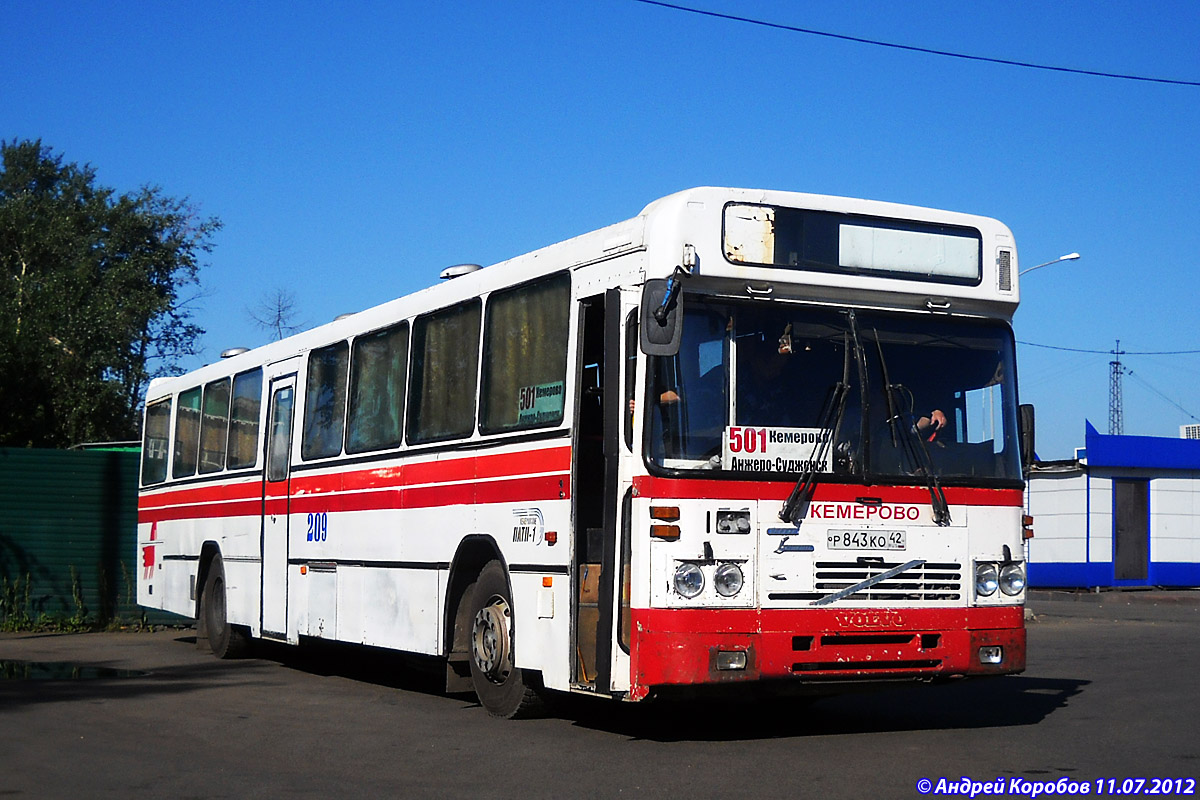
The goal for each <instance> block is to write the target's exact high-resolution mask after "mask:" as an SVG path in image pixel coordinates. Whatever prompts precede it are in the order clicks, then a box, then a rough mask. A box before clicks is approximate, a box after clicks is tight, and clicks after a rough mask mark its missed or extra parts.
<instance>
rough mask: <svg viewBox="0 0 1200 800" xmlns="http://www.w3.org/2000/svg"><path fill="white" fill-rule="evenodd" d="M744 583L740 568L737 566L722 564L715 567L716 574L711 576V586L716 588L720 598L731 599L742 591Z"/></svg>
mask: <svg viewBox="0 0 1200 800" xmlns="http://www.w3.org/2000/svg"><path fill="white" fill-rule="evenodd" d="M745 582H746V579H745V577H744V576H743V575H742V568H741V567H739V566H738V565H737V564H730V563H725V564H722V565H721V566H719V567H717V573H716V574H715V575H713V586H715V587H716V589H717V594H719V595H721V597H733V596H734V595H735V594H737V593H738V592H740V591H741V590H742V585H743V584H744V583H745Z"/></svg>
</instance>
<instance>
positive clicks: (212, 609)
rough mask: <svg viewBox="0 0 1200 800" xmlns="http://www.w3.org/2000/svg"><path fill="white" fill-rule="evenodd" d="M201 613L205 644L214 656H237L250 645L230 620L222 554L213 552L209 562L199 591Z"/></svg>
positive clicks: (248, 639)
mask: <svg viewBox="0 0 1200 800" xmlns="http://www.w3.org/2000/svg"><path fill="white" fill-rule="evenodd" d="M200 613H201V615H202V616H203V621H204V627H205V630H207V631H208V646H209V647H210V648H212V651H213V655H215V656H216V657H217V658H237V657H239V656H241V655H243V654H244V653H245V652H246V650H247V649H248V648H249V645H250V637H248V636H247V635H246V632H245V631H244V630H243V629H242V628H241V627H239V626H237V625H231V624H230V623H229V613H228V611H227V608H226V593H225V563H224V562H223V561H222V560H221V554H220V553H217V554H216V555H214V556H213V560H212V563H211V564H209V565H208V577H207V578H205V580H204V590H203V593H202V594H201V595H200Z"/></svg>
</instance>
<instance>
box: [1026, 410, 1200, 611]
mask: <svg viewBox="0 0 1200 800" xmlns="http://www.w3.org/2000/svg"><path fill="white" fill-rule="evenodd" d="M1085 443H1086V447H1085V448H1084V449H1082V450H1079V451H1077V453H1076V458H1074V459H1072V460H1069V461H1051V462H1039V463H1038V464H1036V465H1035V467H1034V470H1033V472H1032V474H1031V475H1030V479H1029V488H1028V490H1027V492H1026V507H1027V508H1028V510H1029V513H1030V514H1031V515H1032V516H1033V529H1034V538H1033V539H1031V540H1030V541H1029V553H1028V556H1029V585H1030V586H1031V587H1049V586H1065V587H1093V586H1200V441H1196V440H1188V439H1183V438H1180V439H1168V438H1161V437H1154V436H1105V435H1102V434H1100V433H1098V432H1097V431H1096V429H1095V428H1094V427H1092V424H1091V423H1090V422H1089V423H1087V428H1086V433H1085Z"/></svg>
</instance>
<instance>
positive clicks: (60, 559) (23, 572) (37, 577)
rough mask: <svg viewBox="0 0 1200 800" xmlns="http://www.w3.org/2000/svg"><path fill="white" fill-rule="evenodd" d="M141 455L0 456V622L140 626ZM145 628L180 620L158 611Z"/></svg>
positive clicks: (17, 452)
mask: <svg viewBox="0 0 1200 800" xmlns="http://www.w3.org/2000/svg"><path fill="white" fill-rule="evenodd" d="M137 475H138V453H137V452H136V451H133V452H131V451H129V450H128V449H125V450H121V449H114V450H32V449H17V448H0V617H6V616H7V617H9V618H10V619H11V617H12V615H13V614H20V615H25V616H28V617H29V618H31V619H33V620H35V621H36V620H37V619H39V618H42V619H53V620H60V621H61V620H72V621H76V622H80V621H84V620H86V621H87V622H88V623H89V624H106V623H110V622H122V621H124V622H134V621H137V620H141V619H143V609H142V608H141V607H140V606H138V605H137V604H136V601H137V589H136V585H137V572H136V570H137V568H138V564H139V562H138V561H137V558H136V552H135V551H136V548H137ZM146 621H148V622H152V623H155V624H161V623H164V622H168V621H170V622H179V621H182V618H180V617H176V616H174V615H167V614H162V613H161V612H157V613H155V614H154V615H153V618H150V617H147V618H146Z"/></svg>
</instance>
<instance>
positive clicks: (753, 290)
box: [746, 283, 775, 297]
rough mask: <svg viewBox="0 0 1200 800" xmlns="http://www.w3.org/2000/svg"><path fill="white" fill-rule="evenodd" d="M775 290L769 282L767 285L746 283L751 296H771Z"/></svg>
mask: <svg viewBox="0 0 1200 800" xmlns="http://www.w3.org/2000/svg"><path fill="white" fill-rule="evenodd" d="M774 291H775V287H774V286H773V285H772V284H769V283H768V284H766V285H765V286H755V285H754V284H752V283H747V284H746V294H748V295H750V296H751V297H770V296H771V294H772V293H773V292H774Z"/></svg>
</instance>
